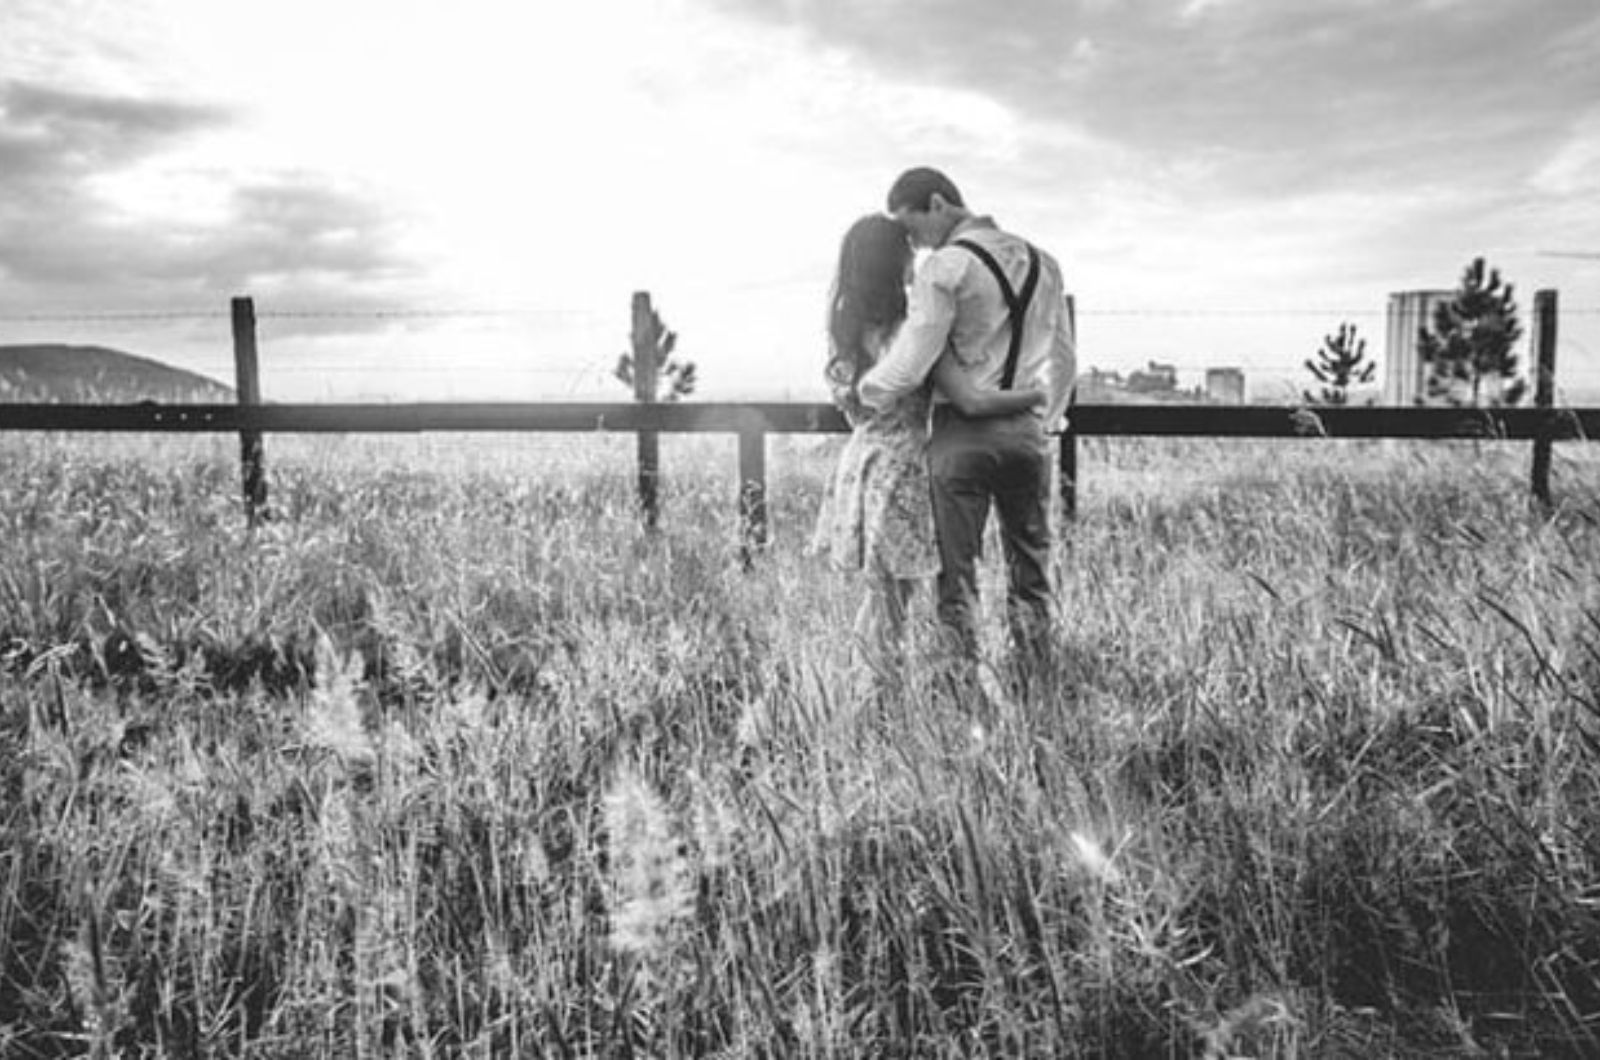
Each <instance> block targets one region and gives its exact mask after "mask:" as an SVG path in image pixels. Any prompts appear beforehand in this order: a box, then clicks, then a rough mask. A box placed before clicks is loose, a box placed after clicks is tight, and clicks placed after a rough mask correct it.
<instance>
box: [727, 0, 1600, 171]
mask: <svg viewBox="0 0 1600 1060" xmlns="http://www.w3.org/2000/svg"><path fill="white" fill-rule="evenodd" d="M713 2H716V3H719V4H720V5H721V7H722V8H723V9H725V10H729V11H734V12H738V13H741V14H743V15H744V16H746V17H748V18H753V19H757V20H762V21H769V22H780V23H783V24H786V25H789V26H791V27H795V28H799V29H801V30H802V31H803V32H805V33H808V34H810V35H811V36H812V37H813V38H815V39H816V40H817V41H818V42H819V43H820V44H822V45H823V46H825V47H828V48H836V49H841V50H843V51H845V52H847V53H849V54H853V55H858V56H862V57H864V58H866V59H867V60H868V61H870V62H871V63H872V64H874V65H875V66H876V67H877V68H879V69H880V70H882V71H884V72H885V73H886V74H888V75H890V76H893V77H896V78H898V79H901V80H904V81H908V82H912V83H919V84H924V85H938V86H943V87H945V88H960V89H966V90H971V91H975V92H979V93H982V94H984V95H986V96H989V97H991V98H993V99H995V100H997V101H999V102H1001V103H1003V104H1004V105H1006V106H1007V107H1010V108H1014V109H1015V110H1016V111H1017V112H1018V113H1019V114H1021V115H1022V116H1023V117H1025V118H1026V119H1027V120H1029V121H1031V122H1033V123H1036V124H1038V125H1040V126H1058V127H1067V128H1073V129H1076V130H1079V131H1080V132H1081V133H1082V134H1084V135H1086V136H1087V137H1089V138H1091V139H1093V140H1099V141H1104V142H1106V143H1110V144H1115V145H1117V146H1118V147H1119V148H1121V149H1123V150H1126V151H1128V152H1130V153H1132V154H1134V155H1136V156H1142V157H1149V158H1154V159H1163V158H1165V159H1182V160H1184V164H1185V165H1187V166H1188V167H1189V168H1190V170H1191V172H1192V174H1193V175H1194V176H1195V177H1196V178H1197V180H1196V184H1195V186H1194V187H1193V189H1192V190H1193V192H1194V193H1195V194H1205V193H1208V192H1209V193H1217V194H1227V195H1244V194H1262V193H1267V194H1271V193H1272V192H1273V191H1274V189H1290V190H1295V191H1300V190H1306V189H1307V188H1308V186H1309V187H1323V188H1328V187H1338V186H1352V185H1354V186H1365V187H1379V186H1383V185H1385V184H1390V183H1393V182H1395V181H1397V180H1398V181H1406V182H1412V183H1415V182H1422V181H1432V180H1443V179H1447V178H1450V177H1453V176H1456V175H1458V174H1459V173H1460V172H1461V171H1462V170H1463V169H1469V170H1475V171H1476V172H1477V174H1478V175H1479V176H1480V177H1481V178H1483V179H1490V178H1493V177H1497V176H1501V175H1504V174H1507V173H1514V172H1521V171H1523V170H1524V169H1525V168H1526V167H1528V166H1529V165H1530V164H1534V163H1532V162H1531V161H1530V160H1531V159H1536V158H1537V157H1538V156H1540V155H1541V154H1542V153H1544V152H1547V151H1549V150H1552V149H1553V147H1554V145H1555V144H1557V143H1558V142H1560V140H1561V137H1562V135H1563V132H1564V130H1565V127H1566V126H1567V124H1568V123H1569V122H1570V120H1571V119H1572V117H1573V116H1574V114H1575V113H1576V112H1577V111H1579V110H1581V109H1582V108H1583V107H1585V106H1587V105H1588V103H1589V102H1590V101H1592V100H1593V99H1594V98H1595V96H1596V94H1597V92H1600V76H1597V75H1596V73H1595V72H1594V69H1595V67H1594V64H1593V63H1592V62H1589V61H1587V60H1586V59H1584V58H1583V56H1584V55H1585V54H1590V55H1592V53H1593V45H1595V44H1596V43H1600V14H1597V13H1596V12H1595V10H1594V7H1593V4H1592V3H1590V2H1589V0H1548V2H1545V3H1541V4H1540V5H1539V6H1538V9H1537V11H1536V12H1535V11H1533V10H1532V9H1529V8H1528V7H1527V6H1526V5H1522V4H1514V3H1509V2H1485V3H1477V4H1470V5H1456V6H1453V7H1446V8H1441V7H1440V5H1438V4H1437V3H1430V2H1427V0H1409V2H1407V0H1384V2H1364V3H1363V2H1357V3H1352V2H1349V0H1307V2H1303V3H1295V4H1278V3H1265V2H1259V0H1227V2H1201V3H1196V2H1193V0H1189V2H1184V0H1168V2H1165V3H1143V4H1131V5H1118V4H1105V3H1100V2H1097V0H1095V2H1091V0H1076V2H1071V0H1067V2H1063V0H1017V2H1016V3H1013V4H1009V5H1007V6H1006V7H1005V9H1004V10H1003V11H1002V10H999V9H995V8H991V7H985V6H982V5H976V4H971V3H967V2H964V0H937V2H928V0H886V2H879V3H872V4H861V3H856V2H854V0H814V2H807V3H799V4H795V3H783V2H779V0H713ZM1169 164H1170V163H1169Z"/></svg>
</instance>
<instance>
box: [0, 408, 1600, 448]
mask: <svg viewBox="0 0 1600 1060" xmlns="http://www.w3.org/2000/svg"><path fill="white" fill-rule="evenodd" d="M1070 418H1071V426H1072V434H1075V435H1078V436H1079V437H1085V436H1101V437H1118V436H1126V437H1132V436H1145V437H1160V436H1169V437H1213V438H1307V437H1326V438H1436V439H1447V438H1480V439H1481V438H1498V439H1504V440H1507V441H1532V440H1537V439H1540V438H1550V439H1553V440H1555V441H1587V440H1600V408H1551V409H1541V408H1503V409H1482V408H1466V409H1457V408H1381V407H1359V408H1353V407H1338V406H1312V407H1304V406H1282V405H1074V406H1073V407H1072V408H1071V410H1070ZM849 429H850V425H849V423H848V422H846V420H845V418H844V417H843V416H842V415H841V414H840V413H839V411H838V410H837V409H836V408H834V407H833V406H832V405H828V404H798V403H787V402H772V403H760V402H757V403H747V402H684V403H674V404H655V405H640V404H629V403H612V402H561V403H541V402H529V403H498V402H492V403H481V404H478V403H471V402H467V403H460V402H451V403H434V402H422V403H416V404H392V405H373V404H304V405H300V404H296V405H257V406H243V405H161V404H152V403H148V402H145V403H141V404H136V405H5V404H0V431H90V432H100V431H112V432H117V431H120V432H147V433H178V434H182V433H206V432H213V433H233V432H236V431H261V432H263V433H270V434H404V433H420V432H456V431H461V432H495V431H508V432H514V431H532V432H544V433H572V434H581V433H586V432H590V431H616V432H619V433H634V432H638V431H657V432H660V433H662V434H742V433H746V432H751V431H754V432H758V433H763V434H827V433H840V432H845V431H848V430H849Z"/></svg>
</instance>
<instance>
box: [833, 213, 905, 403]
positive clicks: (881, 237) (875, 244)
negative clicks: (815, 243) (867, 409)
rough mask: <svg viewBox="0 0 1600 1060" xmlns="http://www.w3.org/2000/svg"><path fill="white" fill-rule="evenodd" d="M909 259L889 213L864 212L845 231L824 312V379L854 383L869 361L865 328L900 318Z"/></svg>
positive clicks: (901, 230) (900, 230)
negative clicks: (828, 349) (827, 347)
mask: <svg viewBox="0 0 1600 1060" xmlns="http://www.w3.org/2000/svg"><path fill="white" fill-rule="evenodd" d="M911 259H912V249H911V241H910V239H909V238H908V237H907V236H906V231H905V229H904V228H902V227H900V225H898V224H896V223H895V221H894V220H893V219H892V218H888V217H884V216H883V215H882V214H869V215H868V216H866V217H863V218H861V219H860V220H859V221H857V222H856V223H855V224H853V225H851V226H850V229H849V231H847V232H845V234H844V242H843V243H842V244H841V245H840V247H839V271H838V273H837V275H836V276H835V277H834V281H833V297H832V299H831V301H830V303H829V312H828V336H829V338H830V340H831V346H832V350H831V352H830V356H829V359H828V377H829V378H830V379H832V380H834V381H836V382H840V383H844V384H849V383H854V382H855V381H856V380H857V379H858V378H860V376H861V373H863V372H865V371H866V370H867V368H868V367H870V364H869V363H868V358H867V356H866V351H865V349H864V348H863V340H864V337H865V335H866V332H867V330H868V329H869V328H873V327H886V326H887V327H892V326H894V325H896V324H898V323H900V321H902V320H904V319H905V316H906V279H907V277H908V275H909V273H910V269H911Z"/></svg>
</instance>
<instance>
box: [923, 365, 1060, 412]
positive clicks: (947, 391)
mask: <svg viewBox="0 0 1600 1060" xmlns="http://www.w3.org/2000/svg"><path fill="white" fill-rule="evenodd" d="M933 385H934V386H936V387H938V388H939V392H940V393H941V394H943V395H944V396H945V397H947V398H949V399H950V404H952V405H954V406H955V407H956V411H958V412H960V413H961V415H963V416H1009V415H1011V414H1012V413H1015V412H1026V411H1027V410H1028V409H1031V408H1042V407H1043V406H1044V402H1045V392H1044V391H1043V390H998V391H991V392H987V393H986V392H984V391H980V390H978V389H976V388H975V387H974V386H973V385H972V381H971V380H970V379H968V378H967V377H966V374H965V373H963V372H962V371H961V369H960V368H959V367H957V366H956V363H955V361H954V360H952V359H951V355H950V352H949V351H948V350H946V351H945V352H944V353H942V354H940V355H939V360H938V361H936V362H935V363H934V366H933Z"/></svg>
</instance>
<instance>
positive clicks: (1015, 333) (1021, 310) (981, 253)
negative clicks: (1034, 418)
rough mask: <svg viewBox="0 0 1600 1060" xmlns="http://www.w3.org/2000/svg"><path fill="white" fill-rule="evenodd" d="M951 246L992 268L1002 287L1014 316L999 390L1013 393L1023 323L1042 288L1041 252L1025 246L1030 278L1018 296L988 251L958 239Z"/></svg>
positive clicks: (1028, 244)
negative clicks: (1036, 292) (1040, 273)
mask: <svg viewBox="0 0 1600 1060" xmlns="http://www.w3.org/2000/svg"><path fill="white" fill-rule="evenodd" d="M951 245H952V246H957V247H962V248H964V249H966V250H970V251H971V252H972V253H973V255H974V256H976V257H977V259H978V260H979V261H981V262H983V263H984V264H985V265H987V266H988V267H989V271H990V272H992V273H994V278H995V281H996V282H997V283H999V284H1000V295H1001V297H1003V298H1004V299H1005V300H1006V309H1008V310H1009V311H1010V313H1011V349H1010V350H1008V351H1007V352H1006V367H1005V371H1004V372H1003V373H1002V374H1001V376H1000V389H1001V390H1010V389H1011V384H1012V383H1013V382H1014V381H1015V380H1016V376H1017V358H1018V357H1019V356H1021V354H1022V321H1023V318H1024V317H1025V316H1026V315H1027V312H1028V303H1029V302H1031V301H1033V292H1034V289H1035V288H1036V287H1038V286H1039V252H1038V251H1037V250H1035V249H1034V248H1033V244H1032V243H1025V244H1023V245H1024V246H1026V247H1027V248H1028V276H1027V278H1026V279H1025V280H1023V281H1022V290H1021V292H1017V291H1013V290H1012V289H1011V281H1009V280H1007V279H1006V274H1005V272H1004V270H1002V269H1001V268H1000V263H999V262H997V261H995V260H994V255H992V254H990V253H989V252H988V251H987V250H984V249H983V248H982V247H980V246H979V245H978V244H977V243H975V242H973V241H972V240H970V239H958V240H956V241H955V242H954V243H953V244H951Z"/></svg>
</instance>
